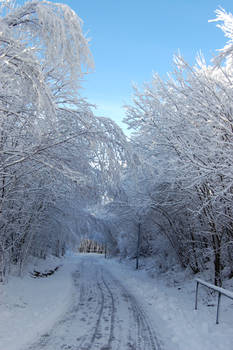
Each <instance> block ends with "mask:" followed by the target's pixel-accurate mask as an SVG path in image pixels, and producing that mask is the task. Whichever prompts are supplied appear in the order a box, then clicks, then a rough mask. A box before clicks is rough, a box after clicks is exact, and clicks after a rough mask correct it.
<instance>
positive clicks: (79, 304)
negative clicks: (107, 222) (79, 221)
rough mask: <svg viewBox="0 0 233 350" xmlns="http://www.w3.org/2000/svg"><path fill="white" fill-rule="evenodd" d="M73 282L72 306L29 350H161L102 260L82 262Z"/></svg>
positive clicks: (144, 319)
mask: <svg viewBox="0 0 233 350" xmlns="http://www.w3.org/2000/svg"><path fill="white" fill-rule="evenodd" d="M73 280H74V285H75V290H76V291H77V292H76V293H74V295H73V301H72V306H71V307H70V309H69V310H67V312H66V314H65V315H64V316H63V317H62V318H61V319H60V320H58V321H57V323H56V324H55V325H54V327H53V328H52V329H51V330H49V331H48V333H46V334H43V335H42V336H41V337H40V338H39V339H38V341H37V342H36V343H34V344H32V345H31V346H30V347H28V348H27V350H42V349H43V350H161V346H160V344H159V341H158V340H157V337H156V334H155V332H154V330H153V327H152V325H151V323H150V321H149V319H148V317H147V315H146V313H145V312H144V310H143V309H142V307H141V306H140V305H139V304H138V303H137V301H136V299H135V297H134V296H133V295H131V294H130V293H129V292H128V291H127V289H126V288H125V287H124V286H123V285H122V284H121V283H120V282H119V281H118V280H117V279H116V278H115V277H113V276H112V275H111V273H110V272H109V271H108V270H107V269H105V268H104V266H103V265H100V264H98V259H95V258H94V257H92V256H90V257H87V258H86V257H85V259H82V260H81V263H80V264H79V265H78V266H77V271H76V272H75V273H74V274H73Z"/></svg>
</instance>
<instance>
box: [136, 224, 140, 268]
mask: <svg viewBox="0 0 233 350" xmlns="http://www.w3.org/2000/svg"><path fill="white" fill-rule="evenodd" d="M140 245H141V223H140V222H139V224H138V241H137V255H136V270H138V267H139V255H140Z"/></svg>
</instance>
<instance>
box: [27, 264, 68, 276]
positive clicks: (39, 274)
mask: <svg viewBox="0 0 233 350" xmlns="http://www.w3.org/2000/svg"><path fill="white" fill-rule="evenodd" d="M61 266H62V265H60V266H56V267H55V268H54V269H51V270H48V271H47V270H46V271H45V272H40V271H36V270H34V271H33V272H30V275H31V276H32V277H33V278H39V277H48V276H51V275H53V274H54V272H55V271H57V270H58V269H59V268H60V267H61Z"/></svg>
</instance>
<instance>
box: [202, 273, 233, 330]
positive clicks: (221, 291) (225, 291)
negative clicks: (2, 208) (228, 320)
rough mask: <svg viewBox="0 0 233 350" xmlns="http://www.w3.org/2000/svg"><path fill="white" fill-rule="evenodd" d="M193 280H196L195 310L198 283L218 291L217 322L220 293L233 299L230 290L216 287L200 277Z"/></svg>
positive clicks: (217, 320)
mask: <svg viewBox="0 0 233 350" xmlns="http://www.w3.org/2000/svg"><path fill="white" fill-rule="evenodd" d="M195 280H196V282H197V285H196V298H195V310H197V295H198V287H199V284H202V285H203V286H205V287H208V288H210V289H213V290H215V291H216V292H218V305H217V316H216V324H218V323H219V307H220V300H221V295H222V294H223V295H225V297H227V298H230V299H232V300H233V292H231V291H229V290H227V289H224V288H221V287H217V286H215V285H214V284H211V283H208V282H205V281H203V280H201V279H200V278H196V279H195Z"/></svg>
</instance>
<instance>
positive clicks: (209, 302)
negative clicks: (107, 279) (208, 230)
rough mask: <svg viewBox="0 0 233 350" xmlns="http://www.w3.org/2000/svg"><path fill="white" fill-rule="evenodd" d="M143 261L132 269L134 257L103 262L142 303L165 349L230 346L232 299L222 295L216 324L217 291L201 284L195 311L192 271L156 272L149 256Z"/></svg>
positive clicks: (230, 349)
mask: <svg viewBox="0 0 233 350" xmlns="http://www.w3.org/2000/svg"><path fill="white" fill-rule="evenodd" d="M148 260H149V259H148ZM103 263H104V262H103ZM143 265H144V268H142V269H141V270H139V271H135V261H132V260H131V261H128V262H127V264H126V263H125V261H122V263H119V260H116V259H111V260H109V261H108V264H106V265H105V266H106V267H107V268H108V269H110V271H111V273H112V274H114V275H115V276H117V278H118V279H119V280H120V281H123V283H124V285H125V286H126V288H127V289H128V290H129V291H130V292H131V293H133V294H134V295H135V297H136V298H137V300H139V301H140V303H141V304H142V305H143V307H144V309H145V310H146V312H147V314H148V315H149V316H150V318H151V319H152V320H153V322H154V325H155V328H156V329H157V330H158V332H159V334H160V338H162V340H163V343H164V349H165V350H213V349H215V350H233V326H232V324H233V300H230V299H228V298H225V297H224V296H222V301H221V306H220V323H219V324H218V325H216V323H215V321H216V307H217V295H211V294H210V293H209V292H208V290H207V289H206V288H205V287H202V286H200V287H199V297H198V310H197V311H195V310H194V303H195V287H196V284H195V282H194V277H193V276H192V275H185V273H184V271H182V270H180V269H179V268H177V269H175V270H174V271H173V272H172V273H171V272H168V273H167V274H166V273H164V274H158V273H156V266H154V263H153V261H152V260H149V261H143ZM151 267H153V268H152V269H151ZM152 274H153V275H152ZM151 275H152V276H153V277H152V276H151Z"/></svg>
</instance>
